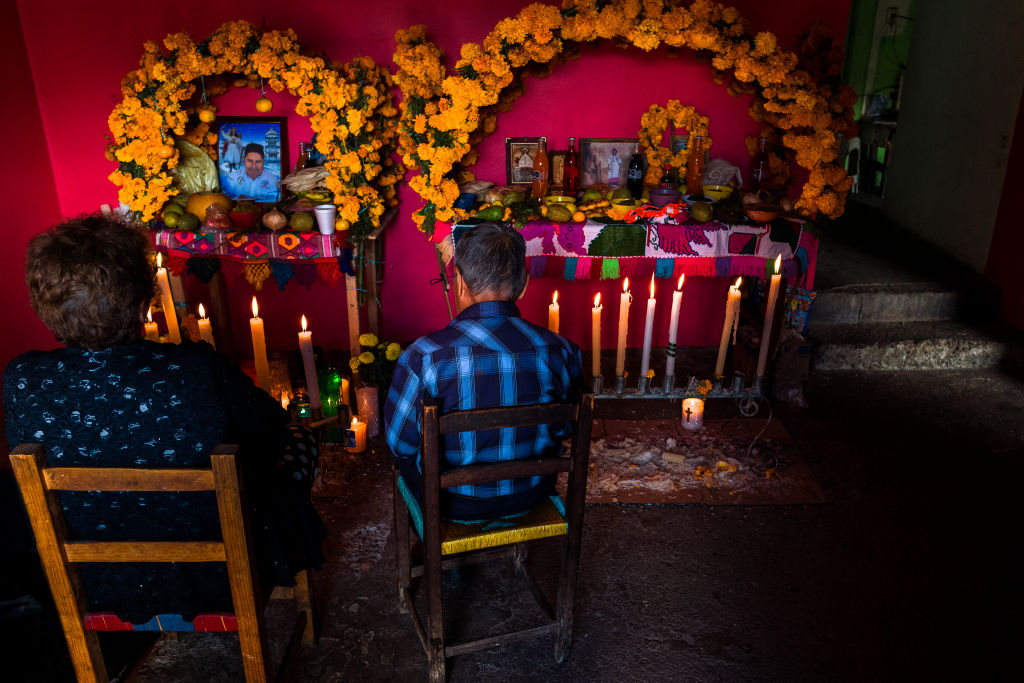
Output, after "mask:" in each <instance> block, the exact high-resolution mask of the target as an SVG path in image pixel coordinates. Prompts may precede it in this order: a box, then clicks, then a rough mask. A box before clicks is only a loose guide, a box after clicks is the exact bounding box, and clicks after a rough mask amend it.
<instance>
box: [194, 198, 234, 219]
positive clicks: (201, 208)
mask: <svg viewBox="0 0 1024 683" xmlns="http://www.w3.org/2000/svg"><path fill="white" fill-rule="evenodd" d="M211 204H216V205H217V206H220V207H221V208H223V209H224V210H225V211H230V210H231V207H232V206H234V205H235V203H234V202H233V201H231V199H229V198H228V196H227V195H226V194H224V193H223V192H196V193H195V194H193V195H192V196H191V197H189V198H188V203H187V204H186V205H185V211H187V212H188V213H194V214H195V215H197V216H205V215H206V209H207V207H209V206H210V205H211Z"/></svg>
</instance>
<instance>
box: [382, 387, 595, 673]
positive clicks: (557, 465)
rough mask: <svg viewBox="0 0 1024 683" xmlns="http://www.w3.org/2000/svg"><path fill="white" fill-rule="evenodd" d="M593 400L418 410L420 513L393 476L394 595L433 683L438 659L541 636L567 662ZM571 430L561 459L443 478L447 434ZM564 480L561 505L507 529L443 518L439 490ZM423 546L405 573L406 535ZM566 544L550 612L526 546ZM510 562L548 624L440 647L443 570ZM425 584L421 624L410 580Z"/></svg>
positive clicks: (461, 470)
mask: <svg viewBox="0 0 1024 683" xmlns="http://www.w3.org/2000/svg"><path fill="white" fill-rule="evenodd" d="M593 408H594V397H593V394H584V395H582V397H581V398H580V399H579V401H578V402H574V403H545V404H542V405H532V406H520V407H512V408H494V409H486V410H470V411H461V412H453V413H449V414H446V415H441V414H440V413H439V410H438V407H437V406H435V405H424V406H423V421H422V425H423V426H422V430H423V435H422V436H423V508H422V510H421V509H420V505H419V503H418V502H417V500H416V498H415V496H413V495H412V493H411V492H410V491H409V489H408V487H407V486H406V484H405V481H404V480H403V478H402V477H401V475H400V474H399V473H398V471H397V470H396V471H395V477H394V481H395V483H394V497H395V537H396V538H395V546H396V566H397V575H398V596H399V603H400V609H401V610H402V612H409V613H410V614H411V615H412V618H413V623H414V625H415V627H416V633H417V635H418V636H419V639H420V643H421V644H422V645H423V649H424V650H425V651H426V654H427V660H428V664H429V667H430V680H431V681H435V682H439V681H443V680H444V679H445V657H451V656H454V655H459V654H463V653H467V652H473V651H476V650H481V649H484V648H489V647H493V646H496V645H500V644H502V643H505V642H508V641H511V640H517V639H519V638H525V637H529V636H533V635H538V634H541V633H551V632H554V634H555V643H554V654H555V660H556V661H558V662H562V661H564V660H565V657H566V655H567V654H568V651H569V646H570V643H571V640H572V621H573V602H574V598H575V593H576V574H577V569H578V567H579V557H580V540H581V536H582V532H583V508H584V499H585V497H586V486H587V467H588V460H589V458H590V428H591V416H592V413H593ZM560 422H571V423H573V424H574V428H573V435H572V443H571V446H570V449H569V454H568V455H564V454H563V455H561V456H559V457H539V458H528V459H523V460H512V461H505V462H496V463H480V464H474V465H469V466H465V467H458V468H454V469H449V470H446V471H444V472H441V471H440V458H441V455H440V451H441V448H442V445H441V439H442V438H443V435H445V434H451V433H454V432H469V431H481V430H486V429H497V428H500V427H519V426H530V425H545V424H554V423H560ZM559 472H568V473H569V478H568V489H567V496H566V498H567V500H566V502H565V504H564V505H563V504H562V501H561V499H560V498H559V497H557V496H554V497H552V499H550V500H548V501H545V502H544V503H543V504H541V505H539V506H538V507H537V508H534V509H533V510H531V511H530V512H529V513H527V514H526V515H525V516H523V517H520V518H517V519H514V520H503V521H514V523H513V524H511V525H508V526H500V528H492V527H494V526H496V525H492V524H489V523H486V522H484V523H477V524H463V523H456V522H451V521H447V520H444V519H442V518H441V515H440V511H439V501H440V493H441V489H442V487H451V486H459V485H463V484H474V483H481V482H490V481H498V480H502V479H512V478H518V477H530V476H535V475H549V474H556V473H559ZM410 527H412V528H413V529H414V530H415V531H416V534H417V536H418V538H419V539H420V540H421V541H422V545H423V565H420V566H415V567H414V566H412V564H411V555H412V554H411V549H410V539H411V534H410V533H409V529H410ZM553 536H563V537H564V538H563V542H562V553H561V571H560V575H559V581H558V596H557V602H556V606H555V609H554V610H552V609H551V607H550V605H549V604H548V602H547V600H546V599H545V597H544V595H543V593H542V592H541V590H540V588H539V587H538V585H537V584H536V582H535V581H534V580H533V578H532V577H531V576H530V575H529V573H528V572H527V571H526V566H525V562H526V543H527V542H528V541H533V540H538V539H542V538H549V537H553ZM501 556H511V557H512V559H513V566H514V568H515V572H516V574H517V575H519V576H521V577H523V578H524V579H525V580H526V582H527V585H528V587H529V589H530V591H531V592H532V593H533V596H534V598H536V600H537V602H538V604H539V605H540V607H541V609H542V610H543V611H544V612H545V613H546V614H547V616H548V620H547V621H546V622H545V623H543V624H541V625H538V626H534V627H531V628H526V629H522V630H518V631H512V632H509V633H504V634H501V635H497V636H490V637H484V638H478V639H476V640H470V641H466V642H460V643H446V642H445V637H444V628H443V620H442V606H441V572H442V571H443V570H445V569H448V568H450V567H455V566H460V565H464V564H467V563H470V562H478V561H484V560H490V559H494V558H496V557H501ZM417 577H423V580H424V582H425V583H426V591H427V615H426V624H424V622H423V621H422V620H421V619H420V617H419V616H418V615H417V613H416V608H415V606H414V604H413V600H412V579H413V578H417Z"/></svg>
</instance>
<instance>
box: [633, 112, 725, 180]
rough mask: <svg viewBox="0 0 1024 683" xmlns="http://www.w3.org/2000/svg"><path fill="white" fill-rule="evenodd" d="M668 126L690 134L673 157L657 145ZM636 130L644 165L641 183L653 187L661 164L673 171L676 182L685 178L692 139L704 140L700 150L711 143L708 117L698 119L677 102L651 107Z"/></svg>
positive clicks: (671, 153) (660, 169)
mask: <svg viewBox="0 0 1024 683" xmlns="http://www.w3.org/2000/svg"><path fill="white" fill-rule="evenodd" d="M669 123H671V124H672V125H673V126H674V127H675V128H679V129H682V130H685V131H686V132H688V133H689V134H690V136H689V138H688V142H687V145H686V149H682V150H680V151H678V152H674V153H673V152H672V150H671V149H669V148H667V147H663V146H662V144H661V142H662V139H663V138H664V135H665V131H666V130H668V127H669ZM640 126H641V128H640V130H639V131H637V136H638V137H639V138H640V146H641V147H642V148H643V150H644V154H645V156H646V157H647V164H648V165H647V177H646V178H644V181H645V182H647V183H650V184H652V185H653V184H657V182H658V179H659V178H660V177H661V171H662V169H663V168H664V166H665V164H668V165H669V166H671V167H672V168H674V169H676V170H677V171H678V173H679V177H680V178H685V177H686V165H687V161H688V160H689V150H691V149H693V138H694V137H695V136H697V135H700V136H701V137H703V138H704V149H710V147H711V143H712V140H711V137H710V136H709V135H708V117H706V116H701V115H700V114H698V113H697V110H696V109H695V108H693V107H689V106H683V105H681V104H679V100H669V101H668V106H666V107H662V106H661V105H658V104H652V105H651V108H650V109H648V110H647V113H645V114H644V115H643V116H641V117H640ZM669 144H671V141H669Z"/></svg>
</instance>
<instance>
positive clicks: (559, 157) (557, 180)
mask: <svg viewBox="0 0 1024 683" xmlns="http://www.w3.org/2000/svg"><path fill="white" fill-rule="evenodd" d="M566 154H568V151H567V150H564V149H559V150H555V151H554V152H548V168H549V169H550V171H551V179H550V181H551V186H552V187H559V188H560V187H562V186H563V185H564V184H565V156H566Z"/></svg>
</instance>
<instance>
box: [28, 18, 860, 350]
mask: <svg viewBox="0 0 1024 683" xmlns="http://www.w3.org/2000/svg"><path fill="white" fill-rule="evenodd" d="M525 4H526V3H525V2H523V1H522V0H511V1H510V0H495V1H492V2H484V3H480V2H472V3H468V2H467V3H458V4H456V3H450V4H440V3H422V2H413V1H412V0H396V1H395V2H378V3H362V2H360V3H356V2H352V1H341V2H335V3H313V2H306V1H305V0H299V1H297V2H291V3H281V2H265V1H263V0H249V1H248V2H240V1H238V0H228V1H226V2H220V3H216V4H210V3H203V2H198V1H196V0H179V1H178V2H175V3H159V4H156V3H155V4H151V5H140V4H139V3H136V2H128V1H126V0H113V1H111V2H105V3H102V4H101V5H95V6H90V5H88V4H87V3H77V2H71V1H69V0H58V3H57V7H54V5H53V4H52V3H51V4H45V5H44V4H40V3H33V2H28V1H27V0H19V2H18V6H19V10H20V12H21V20H22V25H23V27H24V32H25V42H26V43H27V46H28V54H29V56H30V58H31V60H32V67H33V74H34V77H35V85H36V88H37V91H38V99H39V107H40V111H41V115H42V120H43V125H44V127H45V133H46V139H47V142H48V146H49V153H50V158H51V161H52V164H53V172H54V177H55V180H56V185H57V193H58V197H59V201H60V210H61V212H62V213H63V214H65V215H69V214H75V213H79V212H82V211H91V210H94V209H95V208H96V207H97V206H98V205H99V204H100V203H102V202H112V201H115V198H116V193H115V191H114V187H113V186H112V185H111V184H110V183H109V182H108V181H107V180H106V176H107V174H109V172H110V171H111V170H112V169H113V164H111V163H110V162H108V161H106V160H105V159H104V157H103V150H104V145H105V144H106V140H105V139H104V133H105V132H106V118H107V115H108V114H109V112H110V109H111V107H112V105H113V103H114V102H115V101H116V100H117V98H118V84H119V82H120V79H121V78H122V77H123V76H124V74H125V73H127V72H128V71H129V70H130V69H131V68H133V67H134V66H135V65H136V63H137V61H138V58H139V56H140V55H141V46H142V43H143V41H145V40H160V39H162V38H163V37H164V36H165V35H166V34H167V33H170V32H174V31H179V30H187V31H189V32H190V33H191V34H192V35H193V37H196V38H202V37H205V36H207V35H209V33H210V32H211V31H212V30H213V29H215V28H216V27H217V26H219V25H220V24H221V23H222V22H223V21H226V20H228V19H247V20H249V21H251V22H253V23H254V24H256V25H261V24H264V25H265V26H266V27H268V28H286V27H291V28H294V29H295V30H296V32H297V33H298V35H299V39H300V41H301V42H302V43H303V45H306V46H311V47H314V48H316V49H322V50H323V51H325V52H326V53H327V54H328V55H329V56H330V57H331V58H332V59H337V60H349V59H351V58H352V57H354V56H356V55H359V54H368V55H369V56H371V57H373V58H374V59H376V60H378V61H380V62H384V63H388V64H390V62H391V54H392V52H393V50H394V40H393V36H394V32H395V30H396V29H399V28H406V27H408V26H410V25H413V24H417V23H424V24H426V25H427V26H428V28H429V29H430V31H431V33H432V35H433V37H434V39H435V41H436V42H437V43H438V44H439V45H440V46H441V48H442V49H443V50H444V51H445V53H446V54H447V55H449V56H453V55H457V54H458V48H459V46H460V45H461V44H462V43H464V42H468V41H473V42H479V41H481V40H482V39H483V37H484V36H485V35H486V34H487V33H488V32H489V31H490V30H491V29H492V28H493V27H494V25H495V24H496V23H497V22H498V21H499V20H500V19H502V18H504V17H507V16H511V15H514V14H515V13H516V12H517V11H518V10H519V9H521V8H522V7H523V6H525ZM734 4H735V5H736V7H737V8H738V9H739V10H740V12H741V14H743V16H744V17H745V18H746V19H747V20H748V22H749V27H750V30H751V31H752V32H756V31H760V30H770V31H773V32H775V33H776V34H777V35H778V37H779V40H780V43H781V44H782V45H783V46H787V47H788V46H792V45H793V43H794V41H795V38H796V36H797V35H798V34H799V32H800V31H801V30H802V29H803V28H804V26H805V25H806V24H807V23H808V22H810V21H812V20H822V21H825V22H826V23H828V24H830V25H831V26H832V27H833V32H834V35H836V36H839V37H843V36H845V33H846V24H847V19H848V14H849V2H848V0H844V1H840V2H835V3H819V2H816V1H815V0H785V1H784V2H777V3H764V2H753V1H752V0H744V1H742V2H736V3H734ZM450 64H451V60H449V65H450ZM256 97H257V95H256V94H254V93H253V91H249V90H243V91H241V92H232V93H229V94H228V95H226V96H225V97H224V98H221V100H220V101H219V102H218V105H219V106H220V107H221V113H222V114H249V113H252V112H253V110H252V108H251V107H252V102H253V101H254V100H255V98H256ZM271 97H272V98H273V99H274V101H275V103H276V104H275V109H274V113H275V114H278V115H280V113H281V112H282V111H283V110H284V106H285V103H286V100H287V99H288V98H287V95H286V94H284V95H282V94H272V95H271ZM670 98H676V99H679V100H681V101H682V102H683V103H688V104H693V105H696V106H697V107H698V108H699V109H701V110H702V111H703V112H705V113H706V114H709V115H710V117H711V134H712V136H713V137H714V138H715V147H714V148H713V149H712V156H713V157H722V158H725V159H728V160H730V161H732V162H733V163H736V164H737V165H739V166H740V167H741V168H743V169H744V170H746V168H747V165H748V163H749V162H748V159H747V157H746V153H745V150H744V145H743V138H744V137H745V136H746V135H748V134H750V133H752V132H754V131H756V130H757V127H756V125H755V124H754V123H753V121H751V120H750V118H749V117H748V115H747V104H748V100H747V99H745V98H738V99H734V98H731V97H730V96H729V95H728V94H727V93H726V91H725V89H724V88H721V87H716V86H714V85H713V84H712V83H711V79H710V70H709V69H708V68H707V67H706V66H702V65H698V64H696V63H695V61H694V60H693V58H692V54H691V53H686V54H685V55H684V56H683V57H682V58H679V59H670V58H668V57H666V56H665V55H664V54H645V53H643V52H641V51H640V50H635V49H631V50H618V49H614V48H605V49H603V50H600V51H598V50H596V49H594V48H590V47H587V48H584V56H583V59H580V60H578V61H575V62H571V63H569V64H567V65H565V66H564V67H562V68H561V69H559V70H557V71H556V72H555V73H554V74H553V75H552V76H551V77H550V78H548V79H544V80H536V79H534V80H531V81H530V82H529V89H528V91H527V93H526V95H525V96H524V97H523V98H522V99H521V100H520V101H519V102H518V103H517V105H516V108H515V110H513V111H512V112H510V113H508V114H506V115H504V116H503V118H501V119H500V120H499V128H498V132H497V133H496V134H495V135H494V136H492V137H491V138H490V139H488V140H487V141H485V142H484V143H483V145H482V147H481V157H482V161H481V163H480V164H479V165H478V167H477V171H478V175H479V176H480V177H481V178H486V179H495V180H502V179H503V176H504V170H503V169H504V149H503V140H504V137H505V136H506V135H512V136H515V135H546V136H548V138H549V140H550V141H551V143H552V144H553V145H554V146H555V147H556V148H559V147H564V143H565V140H566V138H567V137H568V136H569V135H575V136H577V137H634V136H635V135H636V131H637V129H638V128H639V120H640V115H641V114H642V113H643V112H644V111H646V110H647V108H648V107H649V106H650V105H651V104H654V103H661V104H664V103H665V102H666V101H667V100H668V99H670ZM292 123H294V124H295V125H292V124H290V136H289V137H290V141H291V144H292V146H293V150H292V153H291V154H292V159H294V158H295V151H294V145H295V144H296V143H297V142H298V141H299V140H301V139H303V137H304V136H303V135H300V133H299V125H298V124H301V125H302V126H304V129H303V130H308V125H306V124H305V122H302V121H298V120H294V117H293V122H292ZM400 196H401V199H402V202H403V205H402V212H401V214H400V217H399V220H398V221H397V222H396V223H395V224H394V225H393V226H392V227H391V228H389V230H388V233H387V256H388V259H387V264H386V275H385V283H384V285H383V290H382V298H383V300H384V312H383V327H384V330H383V331H384V334H385V336H387V337H389V338H394V339H398V340H402V341H406V340H409V339H412V338H414V337H416V336H418V335H420V334H423V333H424V332H426V331H428V330H430V329H434V328H437V327H440V326H442V325H444V324H445V323H446V322H447V313H446V311H445V306H444V302H443V301H442V298H441V294H440V292H439V290H438V288H437V287H431V286H429V285H428V284H427V282H428V280H430V279H431V278H433V277H435V276H436V271H437V269H436V262H435V257H434V253H433V249H432V248H431V247H430V246H429V245H428V244H427V243H426V242H425V241H424V240H423V238H422V236H421V235H420V234H419V233H418V232H417V231H416V230H415V227H414V225H413V224H412V221H411V220H410V219H409V218H408V214H409V213H410V212H411V211H412V210H413V208H415V207H417V206H419V198H418V197H416V196H415V195H414V194H413V193H411V192H410V191H409V190H408V189H403V191H402V193H401V195H400ZM556 285H557V287H558V288H559V290H560V292H561V293H560V301H561V302H563V304H564V305H563V307H562V311H563V317H562V321H563V322H562V329H563V332H564V333H565V334H566V336H569V337H570V338H572V339H574V340H576V341H577V342H582V341H584V337H585V336H586V335H585V334H584V333H585V330H586V327H585V326H586V325H587V324H588V323H587V319H586V318H585V314H586V310H587V309H588V308H589V305H588V302H590V301H591V300H592V299H593V294H594V293H595V291H598V290H600V291H602V292H603V294H602V297H603V298H605V299H606V300H607V299H610V297H611V296H612V295H614V293H615V292H616V291H618V289H619V287H620V286H621V285H620V284H619V283H615V282H606V283H601V284H600V286H595V285H594V284H591V283H584V284H580V283H565V282H562V281H558V282H557V283H556V281H554V280H538V281H535V282H534V283H533V284H532V285H531V287H530V290H529V291H528V293H527V296H526V298H525V299H524V300H523V302H522V303H521V308H522V310H523V314H524V315H525V316H526V317H527V318H529V319H531V320H534V321H537V322H541V321H543V320H545V319H546V318H545V316H546V312H545V311H546V306H547V303H549V302H550V299H551V291H552V289H553V288H554V287H555V286H556ZM193 288H194V290H195V292H196V294H197V295H200V296H202V295H203V288H202V287H197V286H193ZM270 288H273V290H274V291H269V289H270ZM725 288H726V282H725V281H724V280H706V279H705V280H703V281H702V280H701V279H699V278H694V279H693V280H692V281H691V282H689V283H688V284H687V293H686V295H685V297H684V301H685V303H684V314H683V319H684V322H683V326H682V328H681V331H680V342H681V343H682V344H690V345H697V344H699V345H710V344H714V343H716V342H717V336H718V334H717V333H716V332H715V329H716V328H718V329H720V326H721V320H722V310H723V309H724V306H723V304H722V302H724V300H725ZM634 291H638V290H634ZM252 294H253V292H252V288H251V287H250V286H249V285H248V284H247V283H244V282H239V283H236V284H234V285H233V287H232V293H231V305H232V309H233V310H234V311H236V314H235V318H236V320H235V321H234V324H235V328H236V337H238V338H242V339H244V335H245V327H244V325H245V322H244V317H245V314H244V311H245V310H247V308H248V301H249V299H250V298H251V296H252ZM667 297H668V287H664V288H663V296H662V297H659V299H660V300H661V301H666V302H667ZM638 298H642V297H638ZM260 299H261V307H262V308H265V309H266V312H267V316H266V317H267V319H268V331H269V344H270V346H271V347H272V348H282V349H284V348H290V347H292V346H294V343H295V341H294V340H295V328H296V323H295V322H294V320H295V319H297V317H298V315H299V314H300V313H302V312H306V313H307V314H309V315H310V317H311V318H312V319H313V320H315V321H316V322H315V330H316V339H317V341H318V343H319V344H323V345H325V346H329V347H345V346H346V345H347V342H346V332H345V324H346V323H345V314H344V297H343V294H342V291H341V290H340V289H337V290H332V289H331V288H329V287H328V286H327V285H325V284H323V283H320V282H318V283H316V284H315V285H314V286H313V288H312V291H310V292H307V291H306V290H305V289H304V288H302V287H300V286H298V285H294V284H292V285H289V287H288V289H286V290H285V291H284V292H277V291H276V287H275V286H274V284H273V283H272V282H268V288H267V290H265V293H264V294H261V295H260ZM264 299H265V300H264ZM639 308H640V307H639V306H637V309H638V310H639ZM660 308H661V311H660V315H659V316H658V318H659V319H658V321H657V327H658V332H657V333H656V334H657V335H658V337H659V338H665V337H666V336H667V333H666V332H665V328H666V326H667V317H668V310H667V309H668V305H667V303H665V304H664V305H661V306H660ZM262 313H263V311H262V310H261V314H262ZM637 315H638V316H640V315H642V313H638V314H637ZM610 328H611V324H610V321H609V323H606V325H605V329H606V331H607V332H606V337H605V339H604V344H605V346H606V347H610V346H612V345H613V340H612V338H611V332H610ZM639 328H640V323H639V322H638V323H637V324H636V325H634V326H633V334H631V335H630V340H629V343H630V345H631V346H639V345H640V343H641V341H642V339H641V334H642V333H641V331H640V329H639Z"/></svg>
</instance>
